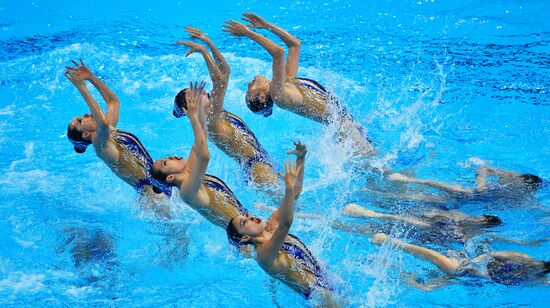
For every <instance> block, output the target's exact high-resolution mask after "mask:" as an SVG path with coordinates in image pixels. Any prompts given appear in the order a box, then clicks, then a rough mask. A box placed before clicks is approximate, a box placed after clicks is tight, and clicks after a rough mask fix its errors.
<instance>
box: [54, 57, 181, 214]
mask: <svg viewBox="0 0 550 308" xmlns="http://www.w3.org/2000/svg"><path fill="white" fill-rule="evenodd" d="M73 64H74V65H75V66H74V67H71V66H67V67H66V68H67V71H66V72H65V76H66V77H67V78H68V79H69V80H70V81H71V82H72V83H73V85H74V86H75V87H76V88H77V89H78V90H79V91H80V94H81V95H82V97H83V98H84V100H85V101H86V104H87V105H88V108H90V111H91V113H92V114H91V115H90V114H88V113H85V114H84V115H82V116H78V117H75V118H73V119H72V120H71V121H70V122H69V126H68V127H67V137H68V138H69V141H70V142H71V143H72V144H73V146H74V150H75V152H77V153H84V152H85V151H86V148H87V147H88V145H90V144H92V145H93V147H94V150H95V152H96V155H97V156H98V157H99V158H101V160H103V161H104V162H105V164H106V165H107V166H108V167H109V168H110V169H111V170H112V171H113V173H114V174H116V175H117V176H118V177H119V178H121V179H122V180H123V181H125V182H126V183H128V184H130V185H131V186H132V187H134V188H135V189H136V190H138V192H139V193H140V196H146V198H147V201H152V202H146V203H147V206H152V207H156V208H155V209H154V210H155V211H156V212H157V213H158V214H159V215H161V216H164V217H168V216H169V212H168V209H167V208H166V207H164V206H162V205H161V203H159V202H158V201H159V200H163V199H166V197H169V196H170V195H171V193H172V192H171V190H169V189H164V190H161V191H157V192H158V193H159V194H158V195H157V194H156V193H155V192H154V190H153V186H152V184H153V176H152V173H151V172H152V166H153V159H152V158H151V156H150V155H149V153H148V152H147V150H146V149H145V147H144V146H143V145H142V144H141V142H140V141H139V139H138V138H137V137H136V136H134V135H133V134H131V133H129V132H126V131H123V130H119V129H117V128H116V125H117V123H118V118H119V109H120V101H119V100H118V98H117V96H116V95H115V94H114V93H113V91H112V90H111V89H109V87H107V86H106V85H105V83H103V82H102V81H101V80H100V79H99V78H97V76H95V75H94V74H93V73H92V72H91V71H90V69H88V67H87V66H86V65H84V62H82V60H81V61H80V63H77V62H76V61H73ZM86 80H88V81H90V82H91V83H92V85H94V87H95V88H96V89H97V90H98V91H99V93H100V94H101V96H102V97H103V99H104V100H105V102H106V103H107V111H106V112H105V113H104V112H103V110H101V107H99V105H98V103H97V102H96V100H95V99H94V97H93V96H92V95H91V94H90V92H89V91H88V88H87V87H86V82H85V81H86ZM151 204H152V205H151Z"/></svg>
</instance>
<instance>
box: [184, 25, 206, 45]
mask: <svg viewBox="0 0 550 308" xmlns="http://www.w3.org/2000/svg"><path fill="white" fill-rule="evenodd" d="M185 32H187V33H188V34H189V37H190V38H194V39H198V40H201V41H203V42H205V43H207V42H209V41H210V38H209V37H208V36H207V35H206V34H204V32H202V31H201V30H199V29H197V28H193V27H189V26H186V27H185Z"/></svg>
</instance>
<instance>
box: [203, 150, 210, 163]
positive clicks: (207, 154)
mask: <svg viewBox="0 0 550 308" xmlns="http://www.w3.org/2000/svg"><path fill="white" fill-rule="evenodd" d="M201 158H202V160H204V161H210V151H208V149H206V150H205V151H201Z"/></svg>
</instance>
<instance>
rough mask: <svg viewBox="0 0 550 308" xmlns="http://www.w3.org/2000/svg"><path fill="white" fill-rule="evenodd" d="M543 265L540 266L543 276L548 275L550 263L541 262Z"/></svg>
mask: <svg viewBox="0 0 550 308" xmlns="http://www.w3.org/2000/svg"><path fill="white" fill-rule="evenodd" d="M542 263H543V265H542V268H543V270H542V272H543V273H545V274H548V273H550V261H542Z"/></svg>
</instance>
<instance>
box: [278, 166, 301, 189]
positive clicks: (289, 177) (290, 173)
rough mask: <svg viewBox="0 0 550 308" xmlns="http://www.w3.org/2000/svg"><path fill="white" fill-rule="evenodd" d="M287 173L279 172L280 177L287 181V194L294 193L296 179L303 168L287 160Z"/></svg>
mask: <svg viewBox="0 0 550 308" xmlns="http://www.w3.org/2000/svg"><path fill="white" fill-rule="evenodd" d="M284 165H285V173H284V174H283V173H282V172H279V175H280V176H281V177H282V178H283V180H284V181H285V187H286V192H287V193H294V192H295V191H296V190H297V189H296V183H297V181H296V178H297V176H298V172H299V171H300V169H301V168H302V166H298V165H297V164H296V163H293V162H292V160H290V159H289V160H287V161H286V162H285V163H284Z"/></svg>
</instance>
